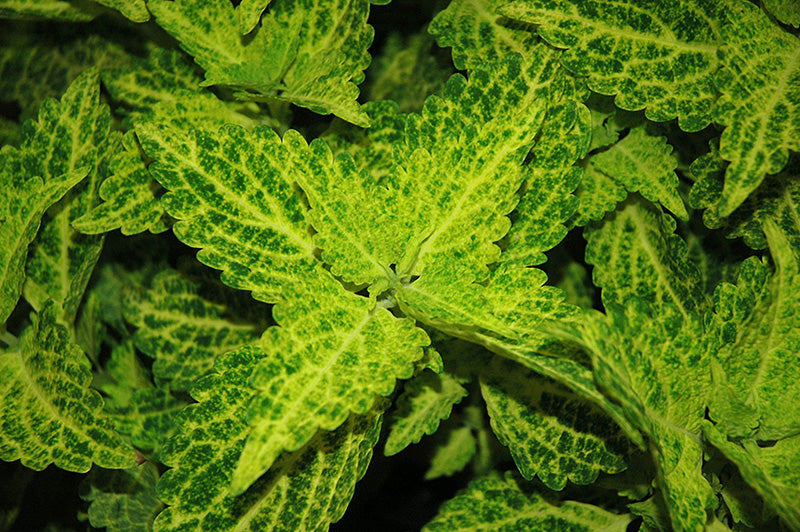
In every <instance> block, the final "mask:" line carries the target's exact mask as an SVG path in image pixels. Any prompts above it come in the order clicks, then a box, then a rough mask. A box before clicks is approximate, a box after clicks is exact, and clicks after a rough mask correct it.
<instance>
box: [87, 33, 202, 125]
mask: <svg viewBox="0 0 800 532" xmlns="http://www.w3.org/2000/svg"><path fill="white" fill-rule="evenodd" d="M101 76H102V79H103V85H104V86H105V87H106V89H107V90H108V92H109V94H111V97H112V98H113V99H114V100H117V101H120V102H123V103H126V104H128V105H130V106H132V107H136V108H144V109H149V108H151V107H153V106H155V105H156V104H159V103H163V102H169V101H173V100H175V99H176V98H177V94H176V93H181V92H183V91H187V90H196V89H197V88H198V87H199V85H200V83H201V82H202V77H201V75H200V74H199V72H198V69H197V67H195V66H194V65H192V64H191V62H190V59H189V58H188V57H187V56H186V54H183V53H181V52H180V50H171V49H169V48H160V47H157V46H153V45H150V46H148V47H147V55H146V56H145V57H131V58H130V64H124V65H113V64H112V65H109V68H106V69H103V71H102V73H101Z"/></svg>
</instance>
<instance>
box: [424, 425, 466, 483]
mask: <svg viewBox="0 0 800 532" xmlns="http://www.w3.org/2000/svg"><path fill="white" fill-rule="evenodd" d="M440 432H441V433H443V436H444V441H443V443H441V444H440V445H438V446H437V447H436V450H435V451H434V453H433V457H432V458H431V465H430V467H428V470H427V471H426V472H425V480H433V479H436V478H441V477H449V476H452V475H454V474H456V473H458V472H459V471H463V470H464V468H465V467H467V466H468V465H469V463H470V462H471V461H472V459H473V457H474V456H475V453H476V452H477V444H476V442H475V435H474V434H473V430H472V427H469V426H458V427H455V428H453V429H451V430H447V429H443V430H441V431H437V433H436V434H437V435H439V434H440Z"/></svg>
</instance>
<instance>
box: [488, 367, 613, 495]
mask: <svg viewBox="0 0 800 532" xmlns="http://www.w3.org/2000/svg"><path fill="white" fill-rule="evenodd" d="M481 392H482V393H483V398H484V400H485V401H486V406H487V409H488V411H489V416H490V417H491V420H492V428H493V429H494V431H495V433H496V434H497V436H498V438H499V439H500V441H501V442H502V443H503V444H505V445H507V446H508V447H509V449H510V451H511V455H512V456H513V457H514V461H515V462H516V464H517V467H518V468H519V470H520V473H522V476H523V477H525V478H527V479H532V478H533V477H534V475H536V476H538V477H539V478H540V479H541V480H542V482H544V484H545V486H547V487H549V488H550V489H554V490H561V489H563V488H564V486H565V485H566V484H567V480H570V481H572V482H575V483H576V484H589V483H591V482H594V481H595V479H597V475H598V474H599V473H600V472H601V471H604V472H607V473H612V474H613V473H619V472H620V471H622V470H623V469H624V468H625V460H624V456H623V454H624V451H625V443H624V441H625V440H624V436H622V434H621V433H619V431H618V429H617V428H616V426H615V425H614V423H613V422H612V421H611V419H610V418H608V417H607V416H606V415H605V414H604V413H603V412H602V411H600V410H599V409H598V408H596V407H594V406H593V405H591V404H588V403H587V402H586V401H585V400H582V399H580V398H578V397H576V396H575V395H573V394H572V393H570V392H569V390H567V389H565V388H563V387H561V386H559V385H557V384H556V383H554V382H552V381H549V380H546V379H543V378H540V377H537V376H536V375H535V374H534V373H533V372H530V371H526V370H524V369H523V368H521V367H520V366H518V365H516V364H514V363H513V362H510V361H507V360H503V359H501V358H499V357H495V359H494V360H493V361H492V363H491V365H490V366H489V367H487V368H486V369H485V370H484V371H483V372H482V374H481Z"/></svg>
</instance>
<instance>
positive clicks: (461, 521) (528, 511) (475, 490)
mask: <svg viewBox="0 0 800 532" xmlns="http://www.w3.org/2000/svg"><path fill="white" fill-rule="evenodd" d="M631 520H632V516H631V515H630V514H622V515H619V514H615V513H612V512H609V511H607V510H605V509H603V508H601V507H599V506H594V505H591V504H586V503H581V502H577V501H569V500H566V501H558V500H552V499H551V498H549V497H547V496H545V494H543V493H540V492H538V491H537V490H536V489H535V488H531V487H528V486H527V485H525V483H524V482H522V481H520V480H517V479H516V478H515V477H513V476H511V475H506V476H505V478H495V477H485V478H480V479H477V480H474V481H472V482H471V483H470V485H469V486H468V487H467V488H466V489H465V490H463V491H462V492H461V493H459V494H458V495H456V496H455V497H454V498H453V499H451V500H449V501H447V502H445V503H444V504H443V505H442V507H441V508H440V510H439V514H438V515H437V516H436V517H435V518H434V519H433V520H432V521H431V522H429V523H428V524H427V525H425V527H424V528H423V529H422V530H423V532H437V531H448V532H455V531H462V530H463V531H467V530H479V531H481V532H484V531H485V532H490V531H497V532H500V531H503V530H530V531H532V532H545V531H548V530H575V531H576V532H577V531H586V532H589V531H590V530H608V531H609V532H613V531H618V532H622V531H624V530H626V528H627V527H628V523H630V522H631Z"/></svg>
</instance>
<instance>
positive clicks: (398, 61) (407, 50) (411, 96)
mask: <svg viewBox="0 0 800 532" xmlns="http://www.w3.org/2000/svg"><path fill="white" fill-rule="evenodd" d="M432 45H433V38H432V37H431V36H430V35H428V34H426V33H425V32H419V33H415V34H413V35H410V36H408V37H406V38H404V37H402V36H401V35H400V34H399V33H392V34H391V35H389V37H388V39H386V43H385V44H384V45H383V48H382V49H381V52H380V55H378V56H377V57H375V59H374V60H373V61H372V64H371V65H370V67H369V70H368V71H367V78H368V84H369V85H368V93H369V98H370V100H392V101H394V102H396V103H397V105H398V106H399V108H400V110H401V111H403V112H414V111H419V110H420V109H422V105H423V104H424V103H425V98H427V97H428V96H429V95H431V94H434V93H436V92H438V91H439V90H440V89H441V88H442V87H444V84H445V81H446V80H447V78H448V77H449V76H450V74H452V69H451V68H448V67H447V66H445V65H443V64H442V61H438V60H437V59H438V58H437V56H435V55H433V54H432V53H431V47H432ZM411 79H413V80H414V83H409V82H408V80H411ZM374 127H375V123H374V122H372V121H371V124H370V129H371V128H374Z"/></svg>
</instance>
